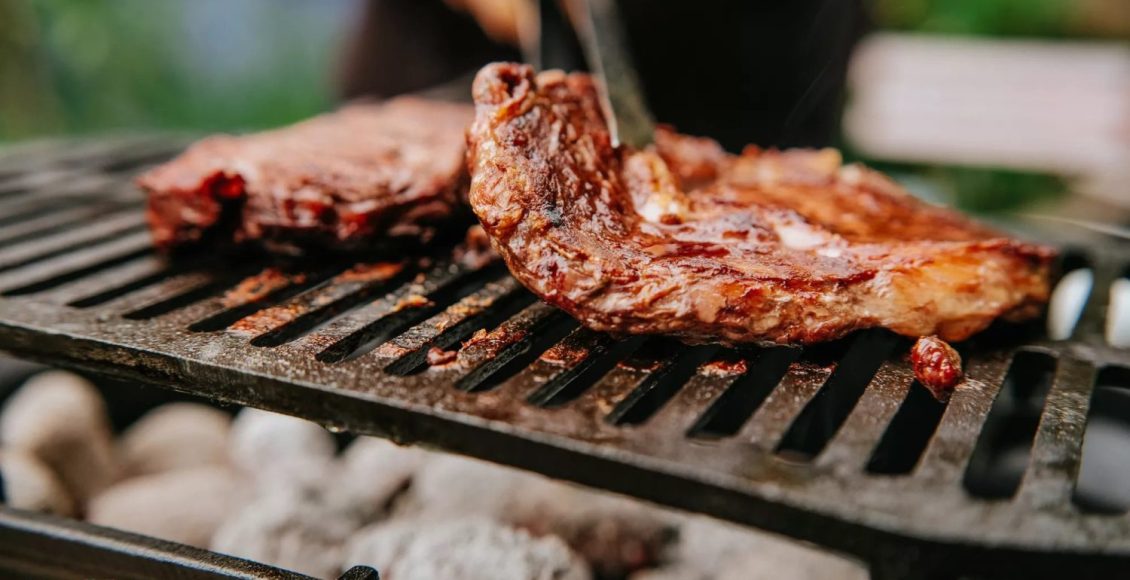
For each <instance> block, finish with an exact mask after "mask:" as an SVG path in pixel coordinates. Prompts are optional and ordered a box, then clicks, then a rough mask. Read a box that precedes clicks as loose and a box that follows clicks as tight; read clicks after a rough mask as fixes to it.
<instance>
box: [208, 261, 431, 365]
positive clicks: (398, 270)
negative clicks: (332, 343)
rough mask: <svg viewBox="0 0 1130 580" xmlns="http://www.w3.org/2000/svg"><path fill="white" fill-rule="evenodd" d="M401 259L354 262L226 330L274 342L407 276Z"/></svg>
mask: <svg viewBox="0 0 1130 580" xmlns="http://www.w3.org/2000/svg"><path fill="white" fill-rule="evenodd" d="M411 273H412V272H411V270H410V269H409V268H407V267H406V265H405V264H403V263H378V264H372V265H365V266H355V267H353V268H350V269H349V270H346V271H345V272H343V273H341V274H338V275H337V276H335V277H333V278H332V279H330V280H328V281H326V282H325V283H323V284H320V285H318V286H315V287H314V288H312V289H310V290H307V291H306V292H303V293H301V294H299V295H297V296H296V297H295V298H294V299H293V300H290V301H287V302H285V303H283V304H279V305H276V306H272V307H269V308H265V309H263V310H260V311H258V312H256V313H254V314H252V315H250V316H247V317H245V318H243V319H241V320H239V321H238V322H236V323H234V324H233V325H232V326H231V328H230V329H229V331H230V332H232V333H235V334H238V335H247V336H253V337H254V338H253V339H252V340H251V344H252V345H254V346H264V347H271V346H278V345H280V344H282V343H284V342H288V341H290V340H292V339H294V338H297V337H298V336H301V335H302V334H304V333H305V332H307V331H309V330H311V329H312V328H314V327H315V326H317V325H318V324H321V323H323V322H325V321H327V320H329V319H330V318H333V317H334V316H336V315H338V314H340V313H341V312H343V311H345V310H347V309H349V308H352V307H353V306H356V305H357V304H360V303H361V302H363V301H366V300H369V299H370V298H373V297H374V296H377V295H380V294H383V293H384V292H385V291H387V290H389V289H390V288H393V287H395V286H397V285H398V284H400V283H402V282H404V281H405V280H407V277H408V276H409V275H411Z"/></svg>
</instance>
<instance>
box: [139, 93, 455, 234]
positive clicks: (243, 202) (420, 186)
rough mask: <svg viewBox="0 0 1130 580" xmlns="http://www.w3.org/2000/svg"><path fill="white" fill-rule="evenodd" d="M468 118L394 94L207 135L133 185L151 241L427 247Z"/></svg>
mask: <svg viewBox="0 0 1130 580" xmlns="http://www.w3.org/2000/svg"><path fill="white" fill-rule="evenodd" d="M471 116H472V113H471V108H470V107H469V106H466V105H459V104H452V103H442V102H436V101H427V100H423V99H419V98H412V97H402V98H398V99H394V100H392V101H389V102H387V103H384V104H356V105H350V106H347V107H345V108H343V109H341V110H340V111H337V112H334V113H330V114H326V115H322V116H319V117H316V118H314V119H310V120H308V121H304V122H301V123H298V124H296V125H292V126H290V127H285V128H282V129H277V130H273V131H267V132H263V133H257V134H252V135H246V136H238V137H237V136H227V135H224V136H215V137H210V138H208V139H205V140H203V141H200V142H198V143H196V144H195V145H193V146H192V147H190V148H189V149H188V150H187V151H186V152H184V153H183V154H182V155H180V156H179V157H177V158H176V159H174V160H173V161H170V162H169V163H166V164H164V165H162V166H160V167H158V168H156V169H154V170H152V171H150V172H148V173H146V174H144V175H142V176H141V178H139V179H138V184H139V185H140V186H141V187H142V188H143V189H144V190H145V191H146V192H147V193H148V195H149V208H148V217H149V224H150V228H151V230H152V232H153V237H154V241H155V242H156V244H157V245H158V246H159V247H161V248H165V249H169V248H172V247H176V246H181V245H188V244H194V243H198V242H202V241H211V242H221V243H222V242H246V241H253V242H261V243H264V244H266V245H268V246H272V247H276V248H285V249H295V248H298V249H306V248H311V247H320V248H329V249H335V250H341V249H344V250H352V249H364V248H367V247H371V246H373V245H379V244H381V243H383V242H384V241H385V240H387V239H388V238H397V237H400V238H410V239H423V240H425V241H426V240H427V239H428V238H430V237H431V236H432V235H433V234H434V232H435V227H436V226H437V225H438V224H440V223H442V222H443V221H444V220H446V219H447V218H449V217H450V216H451V215H452V214H453V212H454V211H455V210H456V208H458V207H459V206H460V204H462V203H463V200H462V196H463V194H464V193H465V191H466V184H467V177H466V166H465V162H464V154H465V141H464V131H465V129H466V127H467V124H468V123H469V122H470V120H471Z"/></svg>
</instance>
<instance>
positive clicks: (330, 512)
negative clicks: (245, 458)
mask: <svg viewBox="0 0 1130 580" xmlns="http://www.w3.org/2000/svg"><path fill="white" fill-rule="evenodd" d="M319 475H320V476H323V477H324V476H325V474H324V473H321V474H319ZM259 493H260V495H259V496H258V497H256V498H255V499H254V500H253V501H251V503H249V504H247V505H245V506H243V507H241V508H240V509H237V510H234V511H233V512H232V513H231V514H230V515H229V517H227V518H226V519H225V520H224V521H223V523H222V524H221V525H220V526H219V527H218V529H216V532H215V534H214V535H213V536H212V541H211V545H210V549H212V550H214V551H216V552H222V553H224V554H230V555H232V556H238V557H240V558H247V559H250V560H255V561H256V562H262V563H264V564H270V565H273V566H279V567H282V568H287V569H289V570H294V571H296V572H300V573H303V574H309V575H311V576H316V577H319V578H327V577H334V576H336V575H337V572H338V569H339V568H340V567H341V563H342V555H341V554H342V547H343V545H344V544H345V541H346V540H347V539H348V538H349V537H350V535H351V534H353V532H355V531H356V530H357V529H358V528H360V527H361V525H362V522H360V521H359V520H358V519H356V518H353V517H350V515H349V514H343V513H339V512H336V511H335V510H334V509H333V508H332V507H331V506H330V505H329V504H328V494H330V493H333V490H332V489H328V490H324V489H322V488H321V487H320V486H293V487H287V486H274V487H271V488H269V489H266V490H263V489H260V490H259ZM382 572H383V570H382Z"/></svg>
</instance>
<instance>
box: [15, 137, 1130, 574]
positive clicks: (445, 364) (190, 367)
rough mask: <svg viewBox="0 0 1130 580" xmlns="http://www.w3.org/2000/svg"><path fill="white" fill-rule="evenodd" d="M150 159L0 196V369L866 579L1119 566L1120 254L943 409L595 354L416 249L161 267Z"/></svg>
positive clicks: (841, 366) (104, 155)
mask: <svg viewBox="0 0 1130 580" xmlns="http://www.w3.org/2000/svg"><path fill="white" fill-rule="evenodd" d="M151 146H152V147H153V151H150V152H149V153H151V154H147V151H148V150H147V149H146V147H148V146H147V145H138V144H131V145H129V146H128V147H124V148H122V147H119V148H117V149H115V148H107V149H105V150H99V149H97V148H94V149H93V150H92V151H93V153H89V154H84V153H82V152H81V151H77V152H75V151H72V152H68V153H67V154H66V155H63V154H62V153H61V154H60V159H59V160H57V162H48V161H42V163H41V164H40V166H37V167H38V168H37V169H35V171H41V172H43V174H42V175H40V176H38V177H37V176H36V175H32V174H29V175H23V176H21V175H13V176H7V177H4V178H3V181H2V183H3V184H5V185H4V187H5V188H6V189H0V209H7V210H8V211H7V212H0V348H4V349H7V350H11V351H13V352H16V353H19V354H22V355H25V356H29V357H34V358H37V359H40V360H45V361H49V362H54V363H57V364H61V365H66V366H75V367H81V368H85V369H88V370H93V371H100V372H104V373H109V374H112V375H115V376H119V377H126V378H132V379H141V380H145V381H149V382H153V383H156V384H160V385H164V386H168V387H171V388H174V389H176V390H179V391H184V392H190V393H195V394H199V395H203V396H206V397H211V398H215V399H220V400H224V401H230V402H235V403H240V404H247V405H252V406H257V407H262V408H267V409H271V410H275V411H281V412H284V413H290V414H295V415H300V416H303V417H306V418H309V419H313V420H316V421H320V422H322V423H326V424H332V425H334V427H335V428H344V429H348V430H351V431H354V432H357V433H363V434H371V435H379V436H385V437H391V438H394V439H396V440H399V441H403V442H423V443H426V444H428V445H432V446H438V447H444V448H447V449H450V450H453V451H456V452H461V453H465V454H470V455H474V456H479V457H483V458H486V459H490V460H493V461H496V462H501V463H505V464H510V465H514V466H518V467H522V468H526V469H531V470H534V471H538V472H541V473H545V474H548V475H551V476H556V477H563V478H566V479H571V480H574V481H578V482H581V483H585V484H589V485H594V486H598V487H603V488H606V489H609V490H612V491H616V492H621V493H627V494H632V495H636V496H639V497H642V498H645V499H649V500H653V501H657V502H661V503H664V504H668V505H672V506H675V507H679V508H684V509H689V510H696V511H701V512H705V513H708V514H711V515H715V516H718V517H722V518H725V519H729V520H732V521H736V522H739V523H744V524H750V525H756V526H760V527H763V528H767V529H769V530H772V531H776V532H780V533H784V534H787V535H791V536H794V537H798V538H801V539H804V540H807V541H811V542H815V543H819V544H823V545H825V546H827V547H830V548H832V549H835V550H840V551H844V552H848V553H852V554H855V555H857V556H859V557H862V558H865V559H867V560H869V561H871V562H873V563H875V565H876V566H877V568H876V573H877V574H879V575H882V574H889V575H896V576H897V575H900V573H898V572H897V571H898V570H903V571H906V570H915V569H928V570H930V571H931V574H935V575H938V576H940V577H946V576H957V575H960V574H969V575H974V576H978V575H985V576H992V575H994V574H1010V575H1011V574H1017V573H1021V572H1023V573H1025V574H1027V575H1030V576H1032V577H1039V576H1043V577H1055V576H1057V575H1059V574H1064V573H1075V572H1078V571H1080V570H1086V571H1090V570H1096V571H1103V570H1107V571H1113V570H1117V569H1122V568H1120V567H1123V566H1125V565H1127V558H1128V557H1130V523H1127V520H1126V519H1125V518H1123V517H1121V516H1120V515H1118V514H1121V513H1122V511H1123V510H1124V509H1125V506H1126V505H1128V502H1126V501H1125V498H1123V497H1122V496H1121V495H1119V492H1118V489H1123V488H1124V487H1125V484H1124V481H1125V480H1121V487H1120V486H1119V483H1120V482H1117V481H1116V482H1115V483H1114V484H1113V485H1112V484H1111V482H1110V481H1105V482H1104V481H1102V480H1101V476H1100V475H1096V474H1099V473H1100V472H1102V471H1103V467H1104V465H1106V464H1105V463H1104V460H1103V456H1102V455H1101V453H1100V451H1095V449H1099V448H1100V447H1099V446H1098V444H1099V443H1101V442H1104V441H1105V442H1107V445H1106V446H1107V447H1109V446H1110V445H1109V442H1110V441H1119V439H1117V436H1118V434H1119V433H1121V432H1124V431H1127V430H1126V429H1124V428H1123V427H1125V425H1126V424H1128V423H1127V418H1126V416H1124V415H1123V414H1122V413H1123V411H1122V408H1123V407H1124V405H1121V401H1122V398H1123V397H1122V395H1123V392H1124V391H1125V389H1126V385H1127V384H1128V383H1127V381H1126V380H1125V371H1124V370H1121V369H1125V368H1130V354H1128V353H1127V352H1126V351H1124V350H1121V349H1119V348H1116V347H1114V346H1112V345H1111V344H1108V341H1107V340H1106V338H1105V337H1104V332H1103V329H1104V325H1105V321H1106V315H1107V310H1108V302H1109V301H1110V300H1111V298H1110V296H1111V294H1110V287H1111V285H1112V284H1113V282H1114V281H1116V280H1118V279H1119V278H1120V277H1122V276H1123V275H1124V273H1125V272H1126V267H1127V264H1130V253H1126V252H1122V250H1120V249H1119V248H1080V249H1078V251H1075V252H1071V253H1068V254H1067V255H1068V258H1067V259H1066V260H1065V261H1064V265H1063V267H1062V268H1061V271H1062V272H1063V273H1065V274H1068V273H1070V272H1073V271H1079V270H1080V269H1086V270H1087V271H1088V272H1090V274H1089V275H1090V276H1091V277H1092V278H1093V284H1092V287H1093V290H1092V291H1091V292H1089V294H1087V295H1086V296H1084V297H1083V298H1082V299H1081V301H1079V304H1078V305H1077V306H1078V312H1079V315H1078V316H1077V317H1076V318H1077V320H1075V319H1073V318H1072V316H1071V315H1070V314H1071V313H1070V312H1068V314H1069V315H1068V316H1066V318H1067V319H1070V320H1068V322H1069V323H1070V325H1069V326H1070V328H1067V329H1066V330H1062V329H1061V332H1062V333H1063V334H1064V336H1063V337H1062V339H1052V338H1049V337H1048V336H1047V335H1046V334H1045V333H1044V332H1043V321H1038V322H1034V323H1031V324H1026V325H1021V326H1017V325H1007V324H1001V325H997V326H995V327H994V328H992V329H990V331H988V332H986V333H984V334H982V335H980V336H978V337H976V338H975V339H974V340H971V341H969V342H968V343H967V344H963V345H958V347H959V349H960V350H961V353H962V355H963V357H964V359H965V360H966V369H965V370H966V378H965V380H964V381H963V382H962V383H961V384H959V385H958V386H957V387H956V389H955V391H954V393H953V396H952V397H951V398H950V400H949V401H948V402H945V403H942V402H939V401H937V400H935V399H934V398H933V397H931V396H930V395H929V393H928V392H927V391H926V389H925V388H924V387H922V386H921V385H919V384H917V383H915V382H914V377H913V373H912V372H911V370H910V368H909V366H908V363H907V361H906V355H907V351H908V349H909V346H910V345H909V342H908V341H906V340H905V339H903V338H900V337H896V336H894V335H892V334H890V333H887V332H885V331H869V332H863V333H859V334H856V335H855V336H852V337H849V338H848V339H846V340H843V341H838V342H835V343H831V344H826V345H820V346H816V347H811V348H806V349H800V348H792V347H780V346H757V345H754V346H750V347H747V348H742V349H730V348H720V347H713V346H697V347H688V346H685V345H682V344H680V343H678V342H676V341H673V340H669V339H664V338H655V337H651V338H643V337H634V338H620V337H612V336H608V335H605V334H601V333H596V332H593V331H590V330H588V329H586V328H582V327H578V326H577V324H576V322H575V321H573V320H572V319H570V318H569V317H567V316H565V315H564V314H563V313H561V312H559V311H556V310H555V309H553V308H551V307H549V306H547V305H545V304H543V303H540V302H539V301H537V300H536V299H535V298H534V297H533V296H532V295H531V294H529V293H528V292H527V291H526V290H525V289H524V288H522V287H521V286H520V285H519V284H518V283H517V282H516V281H515V280H514V279H513V278H511V277H510V276H509V275H508V274H507V272H506V269H505V267H504V266H503V265H502V264H500V263H497V262H495V263H487V264H483V263H467V262H466V261H460V260H458V259H456V258H454V257H452V256H450V255H447V253H445V252H444V251H443V249H442V248H440V249H439V250H438V251H437V253H435V255H431V256H429V257H428V259H426V260H417V259H411V258H407V257H405V256H403V255H401V256H393V257H385V258H383V259H382V258H380V257H374V258H373V259H372V260H371V261H360V262H358V261H357V260H343V261H337V260H325V259H322V260H318V261H316V263H314V264H304V263H302V261H301V260H299V261H297V262H295V261H290V262H287V263H285V264H284V263H275V262H272V261H271V260H270V259H268V258H266V257H264V256H260V255H256V254H254V253H248V254H247V255H239V256H234V257H233V256H228V257H223V256H214V255H199V256H195V257H188V258H185V259H179V260H176V261H172V262H169V261H167V260H165V259H163V258H162V257H160V256H158V255H156V254H155V253H154V252H153V251H152V248H151V247H150V245H149V241H148V237H147V233H146V232H145V230H144V221H143V219H142V212H141V207H140V203H141V199H140V197H139V195H138V194H136V192H133V191H132V189H131V187H130V185H129V178H130V175H131V174H132V173H135V172H136V171H137V170H138V168H139V167H140V165H139V164H144V163H148V162H151V161H152V160H153V159H155V158H156V155H157V153H155V151H158V150H162V149H160V147H158V146H157V145H155V144H151ZM169 148H170V147H169V146H167V145H166V149H169ZM113 151H119V152H121V155H120V157H115V155H116V154H115V153H113ZM126 153H128V155H127V154H126ZM84 159H86V160H87V161H84ZM0 166H2V163H0ZM90 216H99V218H98V219H92V218H91V217H90ZM80 226H81V227H80ZM1076 294H1078V292H1076ZM1106 334H1109V332H1108V333H1106ZM1096 385H1099V388H1097V389H1096ZM1088 418H1089V419H1088ZM1088 424H1089V425H1090V429H1091V430H1093V431H1094V433H1091V434H1089V435H1088V436H1087V441H1088V443H1087V446H1086V449H1084V443H1083V442H1084V434H1085V431H1087V429H1088ZM1096 425H1097V426H1098V427H1096ZM1096 433H1097V434H1096ZM1092 442H1096V443H1095V445H1092ZM1079 473H1082V474H1083V478H1082V479H1080V485H1079V487H1078V489H1077V487H1076V477H1077V475H1078V474H1079ZM1096 478H1098V479H1096ZM900 567H901V568H900ZM901 575H905V574H901Z"/></svg>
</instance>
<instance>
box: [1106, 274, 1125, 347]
mask: <svg viewBox="0 0 1130 580" xmlns="http://www.w3.org/2000/svg"><path fill="white" fill-rule="evenodd" d="M1106 341H1107V343H1108V344H1110V345H1111V346H1117V347H1119V348H1126V347H1130V280H1127V279H1126V278H1119V279H1117V280H1115V281H1114V283H1113V284H1111V285H1110V305H1109V306H1108V307H1107V311H1106Z"/></svg>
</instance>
